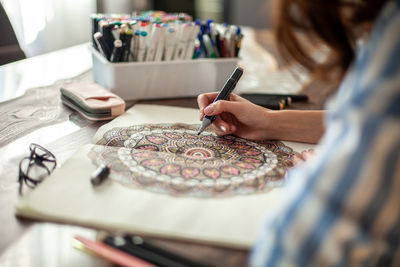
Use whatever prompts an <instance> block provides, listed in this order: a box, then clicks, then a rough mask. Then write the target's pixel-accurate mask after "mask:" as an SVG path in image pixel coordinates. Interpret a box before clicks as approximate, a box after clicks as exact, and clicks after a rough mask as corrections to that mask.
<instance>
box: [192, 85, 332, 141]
mask: <svg viewBox="0 0 400 267" xmlns="http://www.w3.org/2000/svg"><path fill="white" fill-rule="evenodd" d="M217 95H218V93H217V92H215V93H208V94H201V95H199V96H198V98H197V103H198V105H199V108H200V120H202V119H203V116H204V115H208V116H214V115H216V116H217V117H216V119H215V120H214V122H213V123H212V126H211V127H212V128H214V130H215V131H216V133H217V135H220V136H221V135H227V134H233V135H236V136H238V137H242V138H246V139H250V140H286V141H295V142H304V143H317V142H318V140H319V139H320V138H321V136H322V134H323V133H324V130H325V129H324V125H323V116H324V111H321V110H278V111H276V110H269V109H266V108H263V107H261V106H258V105H255V104H253V103H251V102H250V101H248V100H246V99H244V98H242V97H240V96H238V95H235V94H230V96H229V99H228V100H219V101H217V102H215V103H212V102H213V101H214V99H215V98H216V97H217Z"/></svg>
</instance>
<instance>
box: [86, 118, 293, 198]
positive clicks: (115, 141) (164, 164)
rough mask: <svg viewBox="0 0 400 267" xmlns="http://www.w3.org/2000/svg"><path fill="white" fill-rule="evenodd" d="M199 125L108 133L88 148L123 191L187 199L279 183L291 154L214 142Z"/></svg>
mask: <svg viewBox="0 0 400 267" xmlns="http://www.w3.org/2000/svg"><path fill="white" fill-rule="evenodd" d="M198 129H199V125H188V124H146V125H135V126H131V127H121V128H113V129H111V130H109V131H107V132H106V133H105V134H104V135H103V138H102V139H101V140H99V141H98V142H97V145H98V146H94V147H93V149H92V151H91V152H90V154H89V157H90V158H91V159H92V161H93V162H94V163H95V164H96V165H100V164H102V163H111V164H112V167H111V174H110V178H111V179H113V180H114V181H117V182H119V183H122V184H123V185H125V186H129V187H135V188H144V189H146V190H150V191H153V192H159V193H166V194H172V195H176V196H192V197H222V196H233V195H238V194H253V193H257V192H262V191H265V190H266V189H268V188H270V187H271V186H276V184H277V183H278V184H279V182H280V181H281V180H282V178H283V177H284V176H285V174H286V171H287V169H288V168H290V167H292V166H293V163H292V161H291V159H292V158H293V156H294V155H295V154H296V152H294V151H293V150H292V149H291V148H290V147H288V146H285V145H284V144H283V143H282V142H279V141H262V142H256V141H250V140H246V139H242V138H238V137H234V136H224V137H218V136H217V135H216V134H215V133H214V132H213V131H212V130H210V129H206V130H205V131H204V132H203V133H202V134H201V135H197V132H198Z"/></svg>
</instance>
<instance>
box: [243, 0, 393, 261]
mask: <svg viewBox="0 0 400 267" xmlns="http://www.w3.org/2000/svg"><path fill="white" fill-rule="evenodd" d="M285 190H286V193H285V194H283V195H284V198H283V199H282V201H281V202H279V203H277V205H280V208H279V209H278V210H277V211H275V212H274V214H269V215H268V217H267V218H266V221H265V224H264V225H263V227H262V229H261V232H260V234H259V237H258V239H257V242H256V243H255V245H254V247H253V249H252V251H251V256H250V264H251V265H252V266H292V265H295V266H310V265H317V266H349V265H350V266H353V265H361V266H400V0H396V1H389V2H388V3H387V4H386V6H385V7H384V8H383V9H382V11H381V14H380V15H379V17H378V19H377V20H376V22H375V23H374V26H373V28H372V31H371V34H370V36H369V38H368V40H367V41H366V43H365V44H364V45H363V46H362V48H361V49H360V50H359V51H358V53H357V56H356V59H355V61H354V62H353V65H352V67H351V70H350V71H349V72H348V74H347V75H346V77H345V79H344V80H343V82H342V84H341V86H340V88H339V92H338V94H337V96H336V99H335V101H334V103H333V106H332V107H331V108H330V109H329V112H328V114H327V116H326V132H325V135H324V137H323V138H322V140H321V142H320V145H319V149H318V153H317V155H316V157H315V158H313V159H312V160H310V161H309V162H307V163H305V164H303V165H301V166H299V167H297V168H295V169H293V170H292V171H291V172H289V177H288V181H287V184H286V185H285Z"/></svg>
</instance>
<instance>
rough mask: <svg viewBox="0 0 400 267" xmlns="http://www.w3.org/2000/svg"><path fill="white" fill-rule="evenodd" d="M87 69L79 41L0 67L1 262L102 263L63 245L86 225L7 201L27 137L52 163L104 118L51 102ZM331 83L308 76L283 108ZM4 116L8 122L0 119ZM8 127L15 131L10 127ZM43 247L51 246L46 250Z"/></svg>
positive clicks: (204, 249)
mask: <svg viewBox="0 0 400 267" xmlns="http://www.w3.org/2000/svg"><path fill="white" fill-rule="evenodd" d="M255 40H256V42H257V43H258V44H259V45H260V46H261V47H264V48H266V49H267V50H268V51H270V52H271V54H273V55H275V56H276V49H275V47H274V43H273V38H272V35H271V32H270V31H264V30H258V31H257V32H256V33H255ZM243 49H245V48H243ZM277 59H278V60H277V61H276V66H272V67H271V69H273V68H282V67H284V66H283V62H281V61H280V60H279V57H277ZM77 62H79V64H77ZM90 69H91V57H90V53H89V51H88V49H87V44H83V45H78V46H75V47H71V48H68V49H64V50H61V51H57V52H53V53H49V54H46V55H42V56H38V57H34V58H30V59H26V60H22V61H19V62H15V63H11V64H8V65H4V66H1V67H0V101H4V100H6V99H9V98H12V97H13V96H19V98H18V99H17V100H8V101H7V102H3V103H0V116H3V117H2V118H3V119H4V118H6V120H3V121H2V122H1V124H0V125H1V127H0V131H1V132H2V134H1V135H0V136H6V137H8V139H7V138H5V139H4V140H3V139H2V141H0V159H1V160H0V162H1V165H0V173H1V179H0V192H1V194H0V203H1V208H2V212H1V213H0V221H1V222H2V223H1V225H2V228H1V230H0V231H1V236H2V238H1V239H0V253H5V254H4V255H3V257H2V258H1V260H0V264H5V265H9V266H45V265H49V266H74V265H80V266H110V264H109V263H108V262H106V261H103V260H101V259H98V258H95V257H91V256H89V255H86V254H83V253H81V252H79V251H76V250H74V249H73V248H72V246H71V243H70V241H71V239H72V235H73V233H80V232H82V233H84V234H86V236H87V235H91V236H94V235H95V231H94V230H91V229H85V228H82V227H75V226H68V225H58V224H52V223H38V222H33V221H29V220H21V219H18V218H16V217H15V216H14V205H15V203H16V202H17V200H18V197H19V196H18V193H17V191H18V183H17V177H18V163H19V160H20V159H21V158H22V157H23V156H26V155H28V146H29V144H30V143H32V142H35V143H39V144H42V145H43V146H45V147H46V148H47V149H49V150H50V151H52V152H53V153H54V154H55V155H56V157H57V163H58V165H59V166H60V165H62V163H63V162H64V161H65V160H66V159H67V158H69V157H70V156H71V155H72V154H73V153H74V152H75V151H76V149H78V148H79V147H80V146H82V145H84V144H87V143H90V140H91V138H92V136H93V135H94V134H95V132H96V131H97V129H98V128H99V127H100V126H101V125H103V124H104V122H96V123H94V122H89V121H87V120H85V119H83V118H82V117H80V116H79V115H78V114H76V112H73V111H72V110H70V109H68V108H66V107H64V106H62V105H61V104H60V103H59V101H55V102H54V103H53V102H52V101H53V100H54V99H55V97H56V95H57V94H55V93H54V92H58V90H57V89H58V88H59V86H60V84H61V83H62V82H63V81H65V80H62V81H61V82H59V80H60V79H65V78H69V77H75V78H74V80H76V79H78V80H90V79H91V73H90ZM82 73H83V74H82ZM76 76H77V77H76ZM34 87H37V88H35V90H32V89H30V90H28V91H27V89H28V88H34ZM321 87H322V88H323V90H322V89H321ZM332 89H333V87H326V86H325V87H324V86H322V85H321V84H319V83H317V82H314V81H311V82H309V83H308V84H307V86H306V87H305V88H304V89H303V91H304V92H305V93H307V94H309V96H310V101H309V102H308V103H306V104H296V105H292V106H291V108H295V109H296V108H298V109H320V108H322V105H323V103H324V101H325V100H326V98H327V97H328V96H329V94H330V93H331V92H332ZM25 92H33V93H32V95H31V98H32V99H30V100H29V101H31V102H29V101H27V102H24V101H23V100H24V99H25V98H26V95H24V93H25ZM24 97H25V98H24ZM35 101H47V102H46V104H48V105H47V109H46V105H44V107H41V108H39V109H37V108H35V107H33V105H34V104H32V103H35ZM139 103H146V104H161V105H172V106H181V107H192V108H196V107H197V103H196V98H195V97H192V98H180V99H169V100H162V99H161V100H146V101H139ZM134 104H135V102H132V101H131V102H127V106H128V107H130V106H132V105H134ZM54 114H56V115H54ZM7 116H8V117H7ZM7 118H9V120H7ZM16 118H17V119H18V123H21V124H20V125H22V126H18V124H17V125H16V126H15V123H14V122H15V121H17V120H16ZM7 122H13V123H14V124H11V123H9V124H7ZM35 123H36V124H35ZM24 125H25V126H24ZM13 127H15V129H14V128H13ZM24 127H25V128H29V127H30V129H31V130H29V131H24ZM21 128H22V130H21ZM10 129H12V130H10ZM13 130H15V131H14V132H13ZM10 131H11V132H10ZM0 139H1V138H0ZM7 140H8V141H7ZM1 142H3V143H1ZM153 241H154V242H156V243H158V244H159V245H160V246H163V247H165V248H168V249H171V250H175V251H178V252H179V253H180V254H182V255H186V256H189V257H191V258H193V259H196V260H200V261H202V262H205V263H207V264H210V265H218V266H245V265H246V262H247V256H248V251H243V250H234V249H227V248H221V247H216V246H206V245H200V244H194V243H188V242H178V241H173V240H161V239H155V240H153ZM49 251H51V253H48V252H49ZM44 263H45V264H44Z"/></svg>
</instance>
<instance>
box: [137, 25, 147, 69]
mask: <svg viewBox="0 0 400 267" xmlns="http://www.w3.org/2000/svg"><path fill="white" fill-rule="evenodd" d="M146 41H147V32H145V31H141V32H140V35H139V51H138V57H137V61H139V62H142V61H144V59H145V58H144V55H145V53H146Z"/></svg>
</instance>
